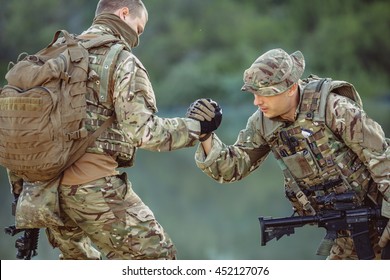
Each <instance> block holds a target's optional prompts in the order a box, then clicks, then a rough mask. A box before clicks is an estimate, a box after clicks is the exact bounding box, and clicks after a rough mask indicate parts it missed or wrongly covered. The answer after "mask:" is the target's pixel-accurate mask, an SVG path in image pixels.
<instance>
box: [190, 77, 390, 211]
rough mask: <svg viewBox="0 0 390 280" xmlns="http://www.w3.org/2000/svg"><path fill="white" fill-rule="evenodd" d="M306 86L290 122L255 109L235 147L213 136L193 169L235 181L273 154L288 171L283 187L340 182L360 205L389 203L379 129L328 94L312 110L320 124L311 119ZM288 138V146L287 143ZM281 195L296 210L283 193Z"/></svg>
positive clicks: (311, 99) (388, 151)
mask: <svg viewBox="0 0 390 280" xmlns="http://www.w3.org/2000/svg"><path fill="white" fill-rule="evenodd" d="M307 84H308V83H307V81H306V82H304V81H300V83H299V88H300V93H301V94H300V98H301V100H300V104H299V106H298V109H297V117H296V120H295V122H292V123H287V122H283V121H279V120H271V119H268V118H265V117H264V116H263V114H262V112H261V111H260V110H258V111H256V112H255V113H254V114H253V115H252V116H251V117H250V118H249V120H248V122H247V126H246V128H245V129H243V130H242V131H241V132H240V133H239V136H238V139H237V141H236V143H235V144H233V145H226V144H224V143H222V141H221V140H220V139H219V138H218V137H217V136H216V135H215V134H214V135H213V140H212V141H213V142H212V150H211V151H210V153H209V154H208V155H207V157H206V156H205V154H204V151H203V149H202V146H201V145H200V146H199V147H198V149H197V151H196V154H195V160H196V164H197V165H198V167H199V168H200V169H201V170H202V171H203V172H204V173H206V174H207V175H208V176H210V177H211V178H213V179H214V180H216V181H218V182H220V183H226V182H234V181H236V180H241V179H242V178H244V177H245V176H247V175H248V174H250V173H251V172H253V171H254V170H256V169H257V168H258V167H259V166H260V165H261V164H262V163H263V161H264V160H265V158H266V157H267V155H268V154H269V153H270V152H272V153H273V154H274V156H275V157H276V159H277V160H278V162H280V163H281V164H280V165H281V168H282V170H284V171H288V172H284V175H285V182H286V185H288V184H289V181H291V180H293V181H294V182H296V183H297V184H298V186H299V188H300V189H301V190H307V189H309V188H311V187H313V186H318V185H321V184H324V183H326V182H329V181H336V180H337V179H342V183H340V185H342V186H343V188H349V189H353V190H354V191H356V192H357V193H358V196H359V198H360V200H364V198H365V196H366V195H370V196H371V197H370V198H371V199H372V200H375V201H376V202H379V200H381V198H382V195H383V196H384V198H385V199H386V200H387V201H390V199H389V198H390V188H389V186H390V178H389V174H390V147H389V143H388V140H387V139H386V138H385V135H384V132H383V130H382V129H381V127H380V126H379V125H378V124H377V123H376V122H374V121H373V120H372V119H370V118H369V117H368V116H367V115H366V113H365V112H364V111H363V109H362V108H361V107H360V106H359V105H358V103H356V102H354V101H352V100H351V99H349V98H347V97H344V96H342V95H340V94H336V93H333V92H331V93H329V94H326V97H325V96H324V97H323V99H324V102H319V103H318V104H319V106H318V108H315V111H316V112H322V117H323V118H322V119H323V120H321V118H317V119H316V118H315V117H314V118H313V116H312V115H313V114H312V113H313V112H312V111H310V110H313V105H314V104H315V102H317V101H318V100H320V99H321V97H320V96H315V95H311V94H307V93H306V92H307V91H306V90H305V88H306V86H307ZM341 84H342V85H343V86H349V84H348V83H346V82H342V83H341ZM351 87H352V85H351ZM352 88H353V87H352ZM314 113H315V112H314ZM308 116H309V117H308ZM291 138H292V139H294V141H293V143H287V144H286V139H291ZM286 174H288V175H289V176H286ZM338 187H339V186H338ZM378 191H380V193H378ZM286 194H287V196H288V197H289V198H290V200H291V201H292V202H293V205H294V206H295V207H296V208H297V207H298V208H299V206H298V205H297V203H295V202H296V200H295V199H294V198H293V197H292V196H290V195H289V194H288V188H286ZM317 195H318V194H317ZM309 199H310V197H309Z"/></svg>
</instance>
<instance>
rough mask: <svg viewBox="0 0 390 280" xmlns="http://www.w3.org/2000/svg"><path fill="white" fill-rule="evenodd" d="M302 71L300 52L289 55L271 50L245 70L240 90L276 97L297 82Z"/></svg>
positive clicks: (303, 68) (281, 51)
mask: <svg viewBox="0 0 390 280" xmlns="http://www.w3.org/2000/svg"><path fill="white" fill-rule="evenodd" d="M304 70H305V59H304V57H303V55H302V53H301V52H300V51H296V52H294V53H292V54H291V55H289V54H288V53H286V52H285V51H284V50H282V49H273V50H270V51H268V52H266V53H264V54H263V55H261V56H259V57H258V58H257V59H256V60H255V62H254V63H253V64H252V65H251V67H249V68H248V69H247V70H245V72H244V85H243V87H242V88H241V90H242V91H248V90H250V89H251V90H253V91H255V93H256V94H257V95H262V96H273V95H277V94H279V93H282V92H284V91H286V90H288V89H289V88H290V87H291V86H292V85H293V84H294V83H296V82H298V80H299V79H300V78H301V76H302V74H303V71H304Z"/></svg>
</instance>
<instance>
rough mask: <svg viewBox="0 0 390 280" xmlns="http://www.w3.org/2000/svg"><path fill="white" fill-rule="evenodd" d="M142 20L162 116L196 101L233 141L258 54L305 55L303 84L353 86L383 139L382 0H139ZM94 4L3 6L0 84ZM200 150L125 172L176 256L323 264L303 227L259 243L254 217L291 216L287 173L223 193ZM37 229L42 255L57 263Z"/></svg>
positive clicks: (156, 157)
mask: <svg viewBox="0 0 390 280" xmlns="http://www.w3.org/2000/svg"><path fill="white" fill-rule="evenodd" d="M144 2H145V5H146V6H147V8H148V11H149V22H148V24H147V26H146V30H145V33H144V34H143V35H142V36H141V41H140V46H139V47H138V48H136V49H134V53H135V54H136V55H137V56H138V57H139V58H140V59H141V61H142V62H143V64H144V65H145V67H146V68H147V69H148V71H149V74H150V78H151V81H152V84H153V86H154V90H155V93H156V97H157V104H158V106H159V113H158V115H159V116H160V117H174V116H183V115H184V114H185V112H186V109H187V107H188V105H189V104H190V103H191V102H192V101H193V100H194V99H196V98H200V97H210V98H213V99H215V100H216V101H218V102H219V103H220V104H221V106H222V107H223V110H224V119H223V122H222V125H221V127H220V128H219V130H218V135H219V136H220V138H221V139H222V140H223V141H224V142H225V143H227V144H233V143H234V141H235V139H236V137H237V135H238V132H239V130H240V129H243V128H244V127H245V124H246V121H247V119H248V117H249V116H250V115H251V114H252V113H253V112H254V111H255V110H256V108H255V107H254V106H253V105H252V102H253V100H252V99H253V97H252V96H251V95H249V94H244V93H241V92H240V88H241V85H242V74H243V72H244V70H245V69H246V68H248V67H249V66H250V64H251V63H252V62H253V61H254V60H255V59H256V58H257V57H258V56H259V55H261V54H262V53H264V52H266V51H268V50H269V49H272V48H276V47H281V48H283V49H285V50H286V51H287V52H289V53H292V52H294V51H295V50H301V51H302V52H303V54H304V56H305V58H306V65H307V67H306V71H305V76H307V75H308V74H310V73H315V74H317V75H319V76H322V77H332V78H334V79H338V80H347V81H350V82H352V83H353V84H354V85H355V87H356V88H357V90H358V91H359V93H360V95H361V97H362V99H363V102H364V108H365V110H366V112H367V113H368V115H369V116H371V117H372V118H373V119H375V120H376V121H377V122H378V123H379V124H381V125H382V127H383V129H384V131H385V133H386V135H387V136H388V137H389V134H390V118H389V117H390V113H389V106H390V80H389V69H390V56H389V54H388V52H389V50H390V36H389V35H390V34H389V27H390V2H389V1H387V0H370V1H368V0H343V1H339V0H328V1H325V2H324V1H320V0H313V1H305V0H290V1H287V0H245V1H239V0H213V1H208V0H197V1H193V0H166V1H157V0H144ZM96 4H97V1H91V0H88V1H87V0H34V1H33V3H32V2H31V1H28V0H12V1H11V0H0V7H1V9H0V82H1V85H2V84H4V83H5V79H4V75H5V73H6V70H7V65H8V62H9V61H15V60H16V58H17V56H18V54H19V53H21V52H24V51H25V52H28V53H34V52H36V51H38V50H39V49H41V48H43V47H44V46H46V45H47V44H48V43H49V42H50V41H51V39H52V36H53V34H54V32H55V31H56V30H57V29H67V30H68V31H70V32H72V33H81V32H82V31H83V30H85V29H86V28H88V27H89V25H90V23H91V21H92V19H93V17H94V12H95V8H96ZM194 152H195V148H189V149H185V150H179V151H174V152H170V153H152V152H147V151H142V150H141V151H139V152H138V155H137V160H136V165H135V166H134V167H133V168H131V169H128V170H126V171H127V172H128V173H129V178H130V180H131V181H132V183H133V187H134V189H135V190H136V192H137V193H138V194H139V195H140V196H141V198H142V199H143V200H144V201H145V203H147V204H148V205H149V206H150V207H151V209H152V210H153V211H154V213H155V215H156V217H157V219H158V220H159V221H160V223H161V224H162V225H163V226H164V228H165V229H166V230H167V231H168V233H169V234H170V236H171V237H172V239H173V240H174V242H175V244H176V246H177V249H178V251H179V258H180V259H198V260H203V259H204V260H206V259H323V257H319V256H316V255H315V250H316V247H317V245H318V243H319V242H320V239H321V238H322V237H323V236H324V233H325V232H324V231H323V230H322V229H320V228H316V227H314V226H313V227H312V226H307V227H304V228H300V229H298V230H297V232H296V234H295V235H293V236H290V237H284V238H282V239H281V240H279V241H277V242H275V241H273V242H270V243H269V244H268V245H267V246H266V247H262V246H260V228H259V223H258V217H259V216H274V217H281V216H288V215H290V214H291V207H290V205H289V202H288V201H287V200H286V199H285V198H284V193H283V185H282V182H283V180H282V175H281V172H280V170H279V169H278V167H277V164H276V162H275V160H274V159H273V157H272V156H271V157H269V158H268V159H267V160H266V162H265V163H264V165H263V166H262V167H261V168H260V169H258V170H257V171H256V172H254V173H253V174H252V175H250V176H249V177H247V178H246V179H245V180H243V181H241V182H236V183H231V184H226V185H221V184H218V183H216V182H214V181H213V180H211V179H210V178H208V177H206V176H205V175H204V174H202V172H201V171H200V170H199V169H197V167H196V165H195V162H194V159H193V157H194ZM0 183H1V187H2V195H1V196H0V207H1V213H2V214H1V215H0V218H1V220H0V226H1V227H5V226H8V225H10V224H12V223H13V218H12V216H11V207H10V204H11V201H12V196H11V194H10V191H9V184H8V181H7V177H6V173H5V170H4V169H3V168H1V169H0ZM14 242H15V238H14V237H10V236H7V235H5V234H4V232H3V231H1V232H0V247H1V250H0V259H14V258H15V249H14ZM58 254H59V251H58V250H56V249H52V248H51V247H50V246H49V245H48V242H47V240H46V237H45V235H44V230H41V237H40V244H39V255H38V256H37V259H57V258H58Z"/></svg>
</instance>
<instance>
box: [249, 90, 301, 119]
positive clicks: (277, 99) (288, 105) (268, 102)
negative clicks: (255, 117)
mask: <svg viewBox="0 0 390 280" xmlns="http://www.w3.org/2000/svg"><path fill="white" fill-rule="evenodd" d="M296 95H297V88H296V87H293V88H291V89H289V90H287V91H285V92H283V93H280V94H278V95H274V96H260V95H257V94H255V93H254V98H255V99H254V102H253V104H254V105H255V106H257V107H258V108H259V110H260V111H261V112H263V114H264V116H265V117H267V118H270V119H271V118H275V117H280V118H282V119H285V120H290V121H294V116H295V110H296V106H297V99H296V98H295V97H296Z"/></svg>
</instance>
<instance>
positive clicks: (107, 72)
mask: <svg viewBox="0 0 390 280" xmlns="http://www.w3.org/2000/svg"><path fill="white" fill-rule="evenodd" d="M124 47H125V46H124V45H122V44H115V45H113V46H112V47H111V48H110V51H109V52H108V54H107V56H106V58H105V59H104V62H103V69H102V73H101V76H100V92H99V101H100V102H106V101H107V92H108V84H109V82H110V77H112V75H113V72H114V68H115V63H116V61H117V58H118V56H119V53H120V52H121V51H122V50H123V49H124Z"/></svg>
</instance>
